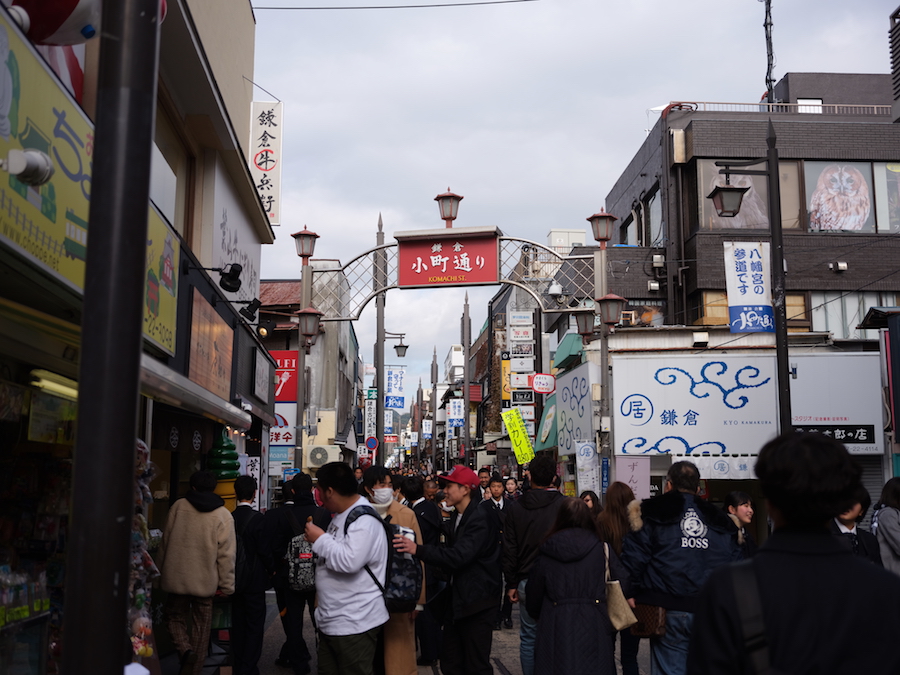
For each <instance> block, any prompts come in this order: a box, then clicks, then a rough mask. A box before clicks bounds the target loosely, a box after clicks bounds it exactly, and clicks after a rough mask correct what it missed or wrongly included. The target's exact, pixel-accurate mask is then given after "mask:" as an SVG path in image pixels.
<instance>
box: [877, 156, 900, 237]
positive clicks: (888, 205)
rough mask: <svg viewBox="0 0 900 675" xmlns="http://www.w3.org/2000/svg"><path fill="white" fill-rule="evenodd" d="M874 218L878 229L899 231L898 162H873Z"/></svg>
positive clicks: (899, 173)
mask: <svg viewBox="0 0 900 675" xmlns="http://www.w3.org/2000/svg"><path fill="white" fill-rule="evenodd" d="M872 168H873V169H874V173H875V220H876V221H877V222H878V231H879V232H885V233H888V232H890V233H894V232H900V163H898V162H875V164H874V165H873V166H872Z"/></svg>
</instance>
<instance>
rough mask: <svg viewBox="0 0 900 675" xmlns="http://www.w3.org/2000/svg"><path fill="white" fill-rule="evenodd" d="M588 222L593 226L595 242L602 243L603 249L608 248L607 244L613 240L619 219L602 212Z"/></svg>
mask: <svg viewBox="0 0 900 675" xmlns="http://www.w3.org/2000/svg"><path fill="white" fill-rule="evenodd" d="M587 220H588V222H589V223H590V224H591V230H592V231H593V234H594V241H597V242H600V246H601V248H606V242H608V241H609V240H610V239H612V238H613V234H614V233H615V222H616V221H617V220H618V218H616V217H615V216H614V215H612V214H611V213H607V212H606V211H603V210H601V211H600V213H595V214H594V215H592V216H591V217H590V218H588V219H587Z"/></svg>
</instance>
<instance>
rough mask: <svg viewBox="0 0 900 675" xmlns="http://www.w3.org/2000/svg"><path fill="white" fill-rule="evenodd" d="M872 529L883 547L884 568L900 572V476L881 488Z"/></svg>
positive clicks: (882, 559)
mask: <svg viewBox="0 0 900 675" xmlns="http://www.w3.org/2000/svg"><path fill="white" fill-rule="evenodd" d="M872 531H873V532H874V533H875V537H876V538H877V539H878V545H879V546H880V547H881V562H882V563H883V564H884V569H886V570H889V571H891V572H893V573H894V574H900V478H897V477H895V478H891V479H890V480H889V481H888V482H887V483H885V484H884V488H883V489H882V490H881V500H880V503H879V504H878V507H877V509H876V511H875V513H874V514H873V515H872Z"/></svg>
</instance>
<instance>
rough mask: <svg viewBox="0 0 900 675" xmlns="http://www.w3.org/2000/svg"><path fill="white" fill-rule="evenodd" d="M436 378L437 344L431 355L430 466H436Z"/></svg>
mask: <svg viewBox="0 0 900 675" xmlns="http://www.w3.org/2000/svg"><path fill="white" fill-rule="evenodd" d="M437 378H438V362H437V346H435V348H434V355H433V356H432V357H431V468H432V470H434V468H435V467H436V466H437Z"/></svg>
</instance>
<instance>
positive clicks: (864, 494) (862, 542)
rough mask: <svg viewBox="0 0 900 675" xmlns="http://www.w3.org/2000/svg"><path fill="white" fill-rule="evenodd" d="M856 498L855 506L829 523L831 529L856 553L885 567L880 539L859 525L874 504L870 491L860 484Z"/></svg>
mask: <svg viewBox="0 0 900 675" xmlns="http://www.w3.org/2000/svg"><path fill="white" fill-rule="evenodd" d="M854 499H855V500H856V501H855V502H854V504H853V506H851V507H850V508H849V509H848V510H847V511H844V512H843V513H841V514H839V515H838V516H837V517H836V518H833V519H832V520H831V522H830V523H829V524H828V526H829V529H830V530H831V533H832V534H833V535H835V536H836V537H839V538H840V540H841V541H842V542H844V543H845V544H846V545H847V546H849V547H850V549H851V550H852V551H853V553H854V554H855V555H858V556H860V557H861V558H865V559H866V560H870V561H871V562H873V563H875V564H876V565H878V566H879V567H884V564H883V563H882V562H881V547H880V546H879V545H878V539H876V538H875V535H874V534H872V533H871V532H867V531H866V530H864V529H862V528H861V527H859V524H860V523H861V522H862V521H863V518H865V517H866V511H868V510H869V507H870V506H871V505H872V498H871V497H870V496H869V491H868V490H866V488H865V487H863V485H862V484H860V485H859V487H858V488H857V490H856V494H855V495H854Z"/></svg>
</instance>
